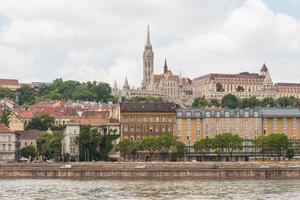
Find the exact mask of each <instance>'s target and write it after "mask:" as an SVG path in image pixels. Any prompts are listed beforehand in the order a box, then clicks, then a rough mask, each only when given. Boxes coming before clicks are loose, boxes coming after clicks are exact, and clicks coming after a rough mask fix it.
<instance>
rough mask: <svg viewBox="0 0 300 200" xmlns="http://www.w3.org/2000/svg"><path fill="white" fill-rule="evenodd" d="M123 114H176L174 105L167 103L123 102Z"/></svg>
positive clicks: (121, 105) (121, 104)
mask: <svg viewBox="0 0 300 200" xmlns="http://www.w3.org/2000/svg"><path fill="white" fill-rule="evenodd" d="M120 107H121V112H175V109H176V105H175V104H174V103H165V102H123V103H120Z"/></svg>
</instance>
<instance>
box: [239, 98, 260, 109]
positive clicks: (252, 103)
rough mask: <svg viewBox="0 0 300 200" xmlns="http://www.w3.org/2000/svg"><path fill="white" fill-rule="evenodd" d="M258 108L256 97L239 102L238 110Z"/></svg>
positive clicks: (258, 102)
mask: <svg viewBox="0 0 300 200" xmlns="http://www.w3.org/2000/svg"><path fill="white" fill-rule="evenodd" d="M257 106H260V101H259V100H258V99H257V98H256V97H250V98H243V99H240V100H239V108H254V107H257Z"/></svg>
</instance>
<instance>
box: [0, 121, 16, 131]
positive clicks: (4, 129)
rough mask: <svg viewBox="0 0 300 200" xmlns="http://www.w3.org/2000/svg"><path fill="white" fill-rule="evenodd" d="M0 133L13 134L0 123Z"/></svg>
mask: <svg viewBox="0 0 300 200" xmlns="http://www.w3.org/2000/svg"><path fill="white" fill-rule="evenodd" d="M0 133H13V131H11V130H10V129H9V128H8V127H7V126H5V125H4V124H2V123H0Z"/></svg>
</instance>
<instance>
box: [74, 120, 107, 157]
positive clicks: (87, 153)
mask: <svg viewBox="0 0 300 200" xmlns="http://www.w3.org/2000/svg"><path fill="white" fill-rule="evenodd" d="M76 143H77V144H78V146H79V157H80V160H81V161H91V160H98V159H100V158H101V146H102V145H103V136H102V135H101V133H100V132H99V131H98V130H97V129H95V128H92V127H91V126H90V125H88V126H81V127H80V133H79V136H78V137H77V139H76Z"/></svg>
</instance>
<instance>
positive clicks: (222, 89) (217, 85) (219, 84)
mask: <svg viewBox="0 0 300 200" xmlns="http://www.w3.org/2000/svg"><path fill="white" fill-rule="evenodd" d="M216 90H217V92H224V88H223V86H222V84H221V83H219V82H218V83H217V84H216Z"/></svg>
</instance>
